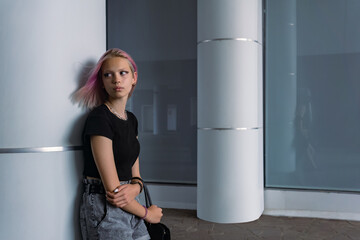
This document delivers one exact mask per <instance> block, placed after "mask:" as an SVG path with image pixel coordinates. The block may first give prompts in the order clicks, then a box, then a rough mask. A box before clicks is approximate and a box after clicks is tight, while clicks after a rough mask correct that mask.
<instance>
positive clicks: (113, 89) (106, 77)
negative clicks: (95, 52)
mask: <svg viewBox="0 0 360 240" xmlns="http://www.w3.org/2000/svg"><path fill="white" fill-rule="evenodd" d="M101 75H102V82H103V84H104V88H105V90H106V92H107V93H108V94H109V100H115V99H125V100H127V98H128V96H129V93H130V91H131V89H132V88H133V86H134V85H135V84H136V81H137V73H136V72H135V73H133V72H132V71H131V68H130V66H129V62H128V60H127V59H125V58H122V57H113V58H109V59H106V60H105V61H104V63H103V64H102V67H101Z"/></svg>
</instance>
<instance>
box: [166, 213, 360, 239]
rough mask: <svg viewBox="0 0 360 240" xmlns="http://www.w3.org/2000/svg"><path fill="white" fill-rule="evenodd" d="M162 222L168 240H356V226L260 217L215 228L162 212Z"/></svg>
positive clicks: (190, 216) (192, 218)
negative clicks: (167, 229) (167, 234)
mask: <svg viewBox="0 0 360 240" xmlns="http://www.w3.org/2000/svg"><path fill="white" fill-rule="evenodd" d="M163 212H164V217H163V220H162V222H163V223H165V224H166V225H167V226H168V227H169V228H170V231H171V239H172V240H192V239H196V240H208V239H211V240H212V239H216V240H223V239H224V240H225V239H226V240H233V239H236V240H238V239H239V240H242V239H244V240H245V239H249V240H250V239H251V240H255V239H266V240H273V239H274V240H282V239H284V240H287V239H288V240H298V239H306V240H323V239H324V240H325V239H326V240H355V239H356V240H358V239H360V222H356V221H339V220H324V219H314V218H289V217H272V216H261V217H260V219H259V220H257V221H254V222H250V223H242V224H215V223H211V222H206V221H202V220H200V219H198V218H197V217H196V211H193V210H175V209H164V210H163Z"/></svg>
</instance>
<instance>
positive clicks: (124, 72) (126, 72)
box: [120, 71, 129, 76]
mask: <svg viewBox="0 0 360 240" xmlns="http://www.w3.org/2000/svg"><path fill="white" fill-rule="evenodd" d="M128 73H129V72H128V71H121V72H120V75H121V76H124V75H126V74H128Z"/></svg>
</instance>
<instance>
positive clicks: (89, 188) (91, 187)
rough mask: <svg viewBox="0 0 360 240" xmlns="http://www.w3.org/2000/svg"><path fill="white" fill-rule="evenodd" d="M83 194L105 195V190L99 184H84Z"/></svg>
mask: <svg viewBox="0 0 360 240" xmlns="http://www.w3.org/2000/svg"><path fill="white" fill-rule="evenodd" d="M84 192H86V193H89V194H90V193H96V194H105V192H106V191H105V189H104V186H103V185H100V184H84Z"/></svg>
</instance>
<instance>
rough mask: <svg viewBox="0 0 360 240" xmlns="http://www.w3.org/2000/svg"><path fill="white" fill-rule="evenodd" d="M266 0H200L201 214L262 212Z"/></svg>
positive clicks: (229, 217)
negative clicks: (264, 19) (263, 70)
mask: <svg viewBox="0 0 360 240" xmlns="http://www.w3.org/2000/svg"><path fill="white" fill-rule="evenodd" d="M261 3H262V1H260V0H258V1H248V0H226V1H222V0H199V1H198V198H197V214H198V217H199V218H201V219H204V220H208V221H212V222H218V223H236V222H248V221H253V220H255V219H257V218H259V217H260V215H261V214H262V212H263V209H264V200H263V192H264V189H263V188H264V187H263V107H262V105H263V104H262V102H263V99H262V5H261Z"/></svg>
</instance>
